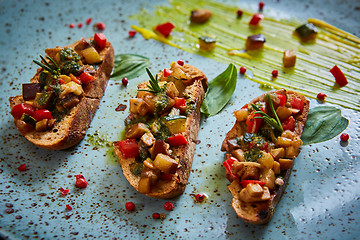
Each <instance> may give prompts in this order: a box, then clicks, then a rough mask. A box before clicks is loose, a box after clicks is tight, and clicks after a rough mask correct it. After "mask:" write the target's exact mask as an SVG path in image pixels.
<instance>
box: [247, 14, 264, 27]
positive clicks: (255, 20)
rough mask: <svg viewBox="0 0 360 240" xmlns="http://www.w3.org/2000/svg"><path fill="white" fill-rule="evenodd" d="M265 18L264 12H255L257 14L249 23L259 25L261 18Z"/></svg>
mask: <svg viewBox="0 0 360 240" xmlns="http://www.w3.org/2000/svg"><path fill="white" fill-rule="evenodd" d="M263 19H264V14H262V13H255V14H254V15H253V16H252V18H251V20H250V22H249V24H250V25H252V26H255V25H258V24H259V22H260V21H261V20H263Z"/></svg>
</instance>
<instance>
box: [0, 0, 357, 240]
mask: <svg viewBox="0 0 360 240" xmlns="http://www.w3.org/2000/svg"><path fill="white" fill-rule="evenodd" d="M229 3H231V4H238V5H239V6H241V7H246V8H248V9H253V10H254V11H255V10H256V8H257V2H256V1H245V2H244V1H241V2H237V3H236V2H234V1H231V2H229ZM265 3H266V9H265V13H266V14H268V15H269V16H284V17H295V18H300V19H304V20H305V19H306V18H308V17H313V18H319V19H322V20H325V21H327V22H329V23H331V24H333V25H335V26H337V27H339V28H341V29H344V30H347V31H349V32H351V33H353V34H355V35H357V36H360V26H359V22H360V14H359V13H360V3H359V1H356V0H355V1H341V2H338V1H330V0H328V1H311V0H305V1H265ZM155 4H167V2H166V1H151V3H150V2H147V1H93V0H88V1H86V2H85V1H10V0H8V1H1V2H0V20H1V21H0V24H1V28H0V32H1V39H0V49H1V55H2V58H1V60H0V61H1V71H0V79H1V81H0V86H1V89H2V94H1V96H0V101H1V105H0V109H1V112H2V114H3V116H2V118H1V119H0V138H1V145H0V232H1V235H0V238H1V236H2V237H7V238H9V239H35V238H37V239H106V238H110V239H112V238H113V239H115V238H116V239H146V238H148V239H200V238H201V239H203V238H205V239H355V238H357V236H358V235H359V233H360V224H359V223H360V220H359V219H360V212H359V207H360V183H359V180H358V179H360V171H359V170H360V163H359V160H360V155H359V149H360V146H359V139H360V135H359V126H360V120H359V119H360V113H359V112H355V111H351V110H347V109H342V111H343V115H344V116H345V117H347V118H348V119H349V120H350V124H349V127H348V128H347V129H346V132H347V133H349V134H350V141H349V143H348V144H346V145H341V144H340V140H339V137H336V138H334V139H332V140H329V141H327V142H324V143H320V144H312V145H308V146H304V147H302V151H301V153H300V155H299V156H298V158H297V159H296V161H295V165H294V171H293V173H292V176H291V178H290V182H289V184H288V187H287V191H286V193H285V194H284V196H283V197H282V200H281V201H280V203H279V205H278V206H277V209H276V212H275V214H274V217H273V219H272V220H271V222H270V223H269V224H267V225H265V226H252V225H249V224H246V223H244V222H242V221H241V220H240V219H239V218H237V216H236V214H235V212H234V211H233V209H232V208H231V206H230V202H231V198H232V197H231V194H230V192H229V191H228V190H227V187H226V186H227V184H228V181H227V179H226V178H225V171H224V169H223V167H222V164H221V163H222V161H223V160H224V154H223V153H222V152H220V144H221V142H222V140H223V138H224V136H225V134H226V132H227V131H228V130H229V129H230V128H231V127H232V125H233V123H234V118H233V116H232V112H233V111H234V110H235V109H237V108H239V106H242V105H244V104H245V103H247V102H248V101H250V100H251V99H252V98H254V97H256V96H258V95H260V94H262V93H263V92H262V90H260V88H259V85H258V84H256V83H253V82H251V81H250V80H247V79H243V78H240V77H239V79H238V86H237V89H236V91H235V94H234V96H233V98H232V99H231V101H230V103H229V104H228V105H227V106H226V108H225V109H224V110H223V111H222V112H221V113H220V114H219V115H217V116H215V117H212V118H209V119H207V120H203V121H202V125H201V128H200V132H199V138H198V139H199V144H198V145H197V147H196V153H195V156H194V164H193V168H192V173H191V175H190V178H189V184H188V186H187V188H186V190H185V192H184V194H183V195H181V196H179V197H177V198H175V199H172V200H171V201H172V202H173V203H174V210H173V211H171V212H169V211H165V210H164V208H163V205H164V203H165V202H166V201H164V200H154V199H151V198H148V197H145V196H143V195H141V194H138V193H137V192H136V191H135V190H134V189H133V188H132V187H131V186H130V184H129V183H128V182H127V181H126V179H125V177H124V176H123V174H122V171H121V168H120V166H119V164H118V163H117V162H116V160H115V159H114V158H113V157H112V156H111V154H109V151H110V150H109V148H106V147H94V146H93V145H91V144H90V143H89V142H88V139H89V138H88V137H85V139H84V140H83V141H82V142H81V143H80V144H79V145H77V146H76V147H74V148H71V149H68V150H65V151H57V152H53V151H48V150H43V149H39V148H37V147H35V146H33V145H32V144H31V143H29V142H27V141H26V140H25V139H24V138H23V137H22V136H21V135H20V134H19V132H18V131H17V130H16V129H15V127H14V124H13V119H12V116H11V115H10V114H9V111H10V109H9V104H8V98H9V97H10V96H15V95H19V94H20V93H21V83H25V82H28V81H29V79H30V78H31V77H32V76H33V75H34V73H35V71H36V68H37V67H36V66H35V64H33V63H32V60H33V59H37V58H38V56H39V55H40V54H44V52H43V50H44V49H45V48H48V47H54V46H57V45H59V46H65V45H67V44H69V43H72V42H74V41H76V40H78V39H80V37H88V36H92V35H93V34H94V30H93V28H92V26H91V25H92V24H91V25H90V26H88V25H86V24H85V20H86V19H87V18H89V17H92V19H93V22H92V23H96V22H104V23H105V24H106V29H105V31H104V33H105V34H106V36H107V38H108V39H109V40H110V41H111V42H112V44H113V45H114V48H115V52H116V53H137V54H140V55H144V56H147V57H149V58H150V60H151V68H152V69H153V70H154V71H157V70H160V69H164V68H165V67H168V66H169V64H170V62H171V61H175V60H178V59H183V60H185V61H187V62H188V63H190V64H192V65H194V66H197V67H198V68H200V69H201V70H203V71H204V72H205V74H206V75H207V76H208V78H209V79H212V78H214V77H215V76H217V75H218V74H219V73H220V72H222V71H223V70H224V69H225V68H226V66H227V65H225V64H220V63H217V62H214V61H212V60H210V59H207V58H203V57H200V56H196V55H191V54H188V53H185V52H182V51H180V50H178V49H175V48H172V47H170V46H167V45H163V44H161V43H159V42H156V41H152V40H149V41H146V40H144V39H143V38H142V37H141V36H140V35H137V36H136V37H135V38H133V39H129V38H128V34H127V32H128V31H129V30H130V25H131V24H133V23H136V22H135V21H132V20H129V19H128V16H129V15H131V14H132V13H136V12H138V11H139V9H140V8H141V7H145V8H151V6H153V5H155ZM70 23H74V24H75V26H76V25H77V24H78V23H83V27H82V28H78V27H75V28H73V29H70V28H69V27H68V25H69V24H70ZM144 80H145V76H141V77H139V78H137V79H134V80H130V82H129V85H128V87H127V88H124V87H123V86H122V85H121V84H117V83H116V82H114V81H113V80H110V82H109V85H108V88H107V90H106V94H105V96H104V98H103V100H102V102H101V105H100V107H99V109H98V111H97V113H96V115H95V117H94V120H93V122H92V124H91V127H90V128H89V130H88V133H89V134H94V133H95V131H97V132H98V133H99V134H100V135H101V136H103V137H105V136H106V137H107V139H108V140H110V141H115V140H119V139H120V135H121V132H122V130H123V128H124V124H123V120H124V118H125V117H126V116H127V114H128V111H127V110H126V111H124V112H116V111H115V108H116V107H117V106H118V105H119V104H127V99H129V98H130V97H132V96H134V94H135V92H136V85H137V84H138V83H140V82H142V81H144ZM355 100H356V101H358V99H355ZM355 100H354V101H355ZM317 105H319V103H318V102H317V101H315V100H312V101H311V107H314V106H317ZM24 163H25V164H26V165H27V167H28V170H27V171H25V172H20V171H18V167H19V166H20V165H21V164H24ZM76 174H83V175H84V176H85V177H86V179H87V181H88V182H89V185H88V187H87V188H86V189H78V188H76V187H75V175H76ZM61 187H63V188H68V189H70V193H69V194H68V195H67V196H61V194H60V191H59V189H60V188H61ZM197 193H205V194H206V195H207V196H208V198H207V200H206V201H205V202H204V203H201V204H199V203H195V202H194V200H193V197H192V194H197ZM128 201H133V202H134V203H135V204H136V210H135V211H134V212H127V211H126V210H125V203H126V202H128ZM67 204H69V205H71V206H72V207H73V209H72V210H71V211H69V210H66V205H67ZM154 212H159V213H161V212H164V213H165V214H166V219H164V220H159V219H158V220H154V219H152V217H151V216H152V214H153V213H154Z"/></svg>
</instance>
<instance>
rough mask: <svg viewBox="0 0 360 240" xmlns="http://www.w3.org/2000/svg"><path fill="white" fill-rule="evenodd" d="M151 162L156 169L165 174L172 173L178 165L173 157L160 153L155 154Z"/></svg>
mask: <svg viewBox="0 0 360 240" xmlns="http://www.w3.org/2000/svg"><path fill="white" fill-rule="evenodd" d="M153 164H154V166H155V167H156V168H157V169H159V170H161V171H162V172H164V173H167V174H174V173H175V172H176V169H177V167H178V162H177V161H176V160H175V159H173V158H171V157H169V156H168V155H165V154H162V153H159V154H158V155H157V156H156V158H155V160H154V162H153Z"/></svg>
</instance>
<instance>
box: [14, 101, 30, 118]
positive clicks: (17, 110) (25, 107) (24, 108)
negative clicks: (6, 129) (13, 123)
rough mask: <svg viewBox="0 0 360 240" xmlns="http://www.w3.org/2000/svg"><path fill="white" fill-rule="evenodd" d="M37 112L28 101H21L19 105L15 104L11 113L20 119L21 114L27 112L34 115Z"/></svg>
mask: <svg viewBox="0 0 360 240" xmlns="http://www.w3.org/2000/svg"><path fill="white" fill-rule="evenodd" d="M34 112H35V107H34V106H32V105H30V104H27V103H20V104H18V105H15V106H14V107H13V108H12V109H11V112H10V113H11V115H12V116H13V117H14V118H16V119H20V118H21V116H22V115H23V114H24V113H25V114H27V115H29V116H32V115H33V114H34Z"/></svg>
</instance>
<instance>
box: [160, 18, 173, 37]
mask: <svg viewBox="0 0 360 240" xmlns="http://www.w3.org/2000/svg"><path fill="white" fill-rule="evenodd" d="M174 27H175V26H174V25H173V24H172V23H171V22H166V23H163V24H159V25H157V26H156V27H155V30H156V31H157V32H159V33H160V34H161V35H163V36H164V37H166V38H167V37H168V36H169V35H170V33H171V31H172V30H173V29H174Z"/></svg>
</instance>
